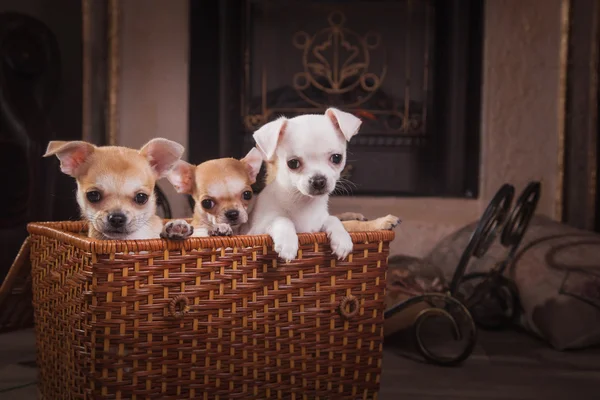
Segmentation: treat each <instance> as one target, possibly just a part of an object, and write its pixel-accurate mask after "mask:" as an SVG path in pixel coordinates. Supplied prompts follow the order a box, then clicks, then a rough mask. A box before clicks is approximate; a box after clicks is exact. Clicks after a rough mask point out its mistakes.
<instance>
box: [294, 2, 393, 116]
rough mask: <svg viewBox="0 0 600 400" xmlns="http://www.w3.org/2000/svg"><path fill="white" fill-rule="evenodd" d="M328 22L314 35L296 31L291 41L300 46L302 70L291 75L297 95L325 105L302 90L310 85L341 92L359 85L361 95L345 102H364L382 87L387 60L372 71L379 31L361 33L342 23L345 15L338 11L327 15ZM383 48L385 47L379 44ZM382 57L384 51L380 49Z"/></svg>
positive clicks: (317, 104) (351, 89)
mask: <svg viewBox="0 0 600 400" xmlns="http://www.w3.org/2000/svg"><path fill="white" fill-rule="evenodd" d="M327 20H328V22H329V26H328V27H327V28H325V29H322V30H321V31H319V32H317V33H316V34H314V35H310V34H308V33H306V32H303V31H300V32H296V34H295V35H294V37H293V44H294V46H295V47H296V48H298V49H300V50H303V54H302V66H303V68H304V71H303V72H299V73H297V74H296V75H294V79H293V86H294V89H295V90H296V92H297V93H298V95H299V96H300V97H302V98H303V99H304V100H305V101H306V102H307V103H310V104H312V105H314V106H315V107H327V106H328V104H323V103H320V102H319V101H318V100H317V99H315V98H311V97H310V96H309V95H307V94H306V93H305V91H306V89H308V88H309V87H310V86H311V85H312V86H314V87H315V88H317V89H318V90H320V91H321V92H324V93H327V94H335V95H343V94H344V93H348V92H351V91H353V90H355V89H357V88H359V87H360V89H362V91H363V92H364V95H363V96H361V97H359V98H356V99H355V101H354V102H352V103H347V104H345V106H346V107H349V108H352V107H356V106H359V105H360V104H362V103H364V102H366V101H367V100H368V99H369V98H370V97H371V96H372V95H373V93H375V91H377V89H379V87H381V84H382V83H383V80H384V79H385V74H386V64H385V63H384V64H383V66H382V68H381V71H376V72H374V71H372V68H373V66H372V65H371V57H372V55H371V51H374V50H377V49H378V48H379V47H380V44H381V35H380V34H379V33H375V32H367V33H366V34H365V35H364V36H361V35H359V34H358V33H356V32H354V31H352V30H350V29H348V28H347V27H346V26H344V24H345V22H346V17H345V16H344V14H343V13H342V12H340V11H334V12H332V13H331V14H330V15H329V17H328V18H327ZM381 50H382V52H384V51H385V50H384V49H383V48H382V49H381ZM383 56H384V57H385V53H383Z"/></svg>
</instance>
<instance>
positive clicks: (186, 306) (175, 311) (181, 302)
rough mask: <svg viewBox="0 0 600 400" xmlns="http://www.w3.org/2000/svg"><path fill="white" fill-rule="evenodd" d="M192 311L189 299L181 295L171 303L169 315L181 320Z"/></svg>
mask: <svg viewBox="0 0 600 400" xmlns="http://www.w3.org/2000/svg"><path fill="white" fill-rule="evenodd" d="M189 311H190V302H189V300H188V298H187V297H185V296H183V295H179V296H177V297H175V298H173V299H171V301H170V302H169V313H170V314H171V316H172V317H173V318H176V319H181V318H183V316H184V315H185V314H187V313H188V312H189Z"/></svg>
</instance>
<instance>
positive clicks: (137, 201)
mask: <svg viewBox="0 0 600 400" xmlns="http://www.w3.org/2000/svg"><path fill="white" fill-rule="evenodd" d="M183 152H184V148H183V146H181V145H180V144H179V143H175V142H173V141H170V140H167V139H161V138H157V139H153V140H151V141H149V142H148V143H146V144H145V145H144V146H143V147H142V148H141V149H140V150H134V149H130V148H126V147H118V146H102V147H97V146H94V145H93V144H90V143H87V142H83V141H73V142H63V141H52V142H50V143H49V144H48V149H47V150H46V154H44V157H49V156H53V155H55V156H56V157H58V159H59V160H60V169H61V171H62V172H64V173H65V174H67V175H70V176H72V177H73V178H75V180H76V182H77V203H78V204H79V207H80V208H81V214H82V216H83V217H84V218H85V219H86V220H87V221H88V236H89V237H92V238H95V239H102V240H104V239H118V240H134V239H158V238H160V237H163V238H167V239H177V240H180V239H185V238H186V237H188V236H190V235H191V234H192V232H193V227H192V226H190V225H189V224H188V223H187V222H186V221H183V220H174V221H169V222H168V223H167V224H165V225H164V226H163V221H162V219H161V218H160V217H159V216H158V215H156V197H155V194H154V186H155V185H156V181H157V180H158V179H159V178H161V177H164V176H165V175H166V174H167V172H168V171H169V170H170V169H171V168H172V166H173V165H174V164H175V163H176V162H177V161H178V160H179V159H180V158H181V156H182V155H183Z"/></svg>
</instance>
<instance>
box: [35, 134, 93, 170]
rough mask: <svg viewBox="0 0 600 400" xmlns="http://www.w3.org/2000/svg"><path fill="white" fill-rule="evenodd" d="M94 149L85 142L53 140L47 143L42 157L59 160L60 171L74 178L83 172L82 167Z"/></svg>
mask: <svg viewBox="0 0 600 400" xmlns="http://www.w3.org/2000/svg"><path fill="white" fill-rule="evenodd" d="M95 149H96V146H94V145H93V144H90V143H87V142H82V141H73V142H63V141H60V140H54V141H51V142H50V143H48V148H47V149H46V154H44V155H43V157H50V156H56V157H57V158H58V159H59V160H60V170H61V171H62V172H64V173H65V174H67V175H70V176H72V177H74V178H76V177H77V176H79V175H80V174H81V173H82V172H83V169H82V166H83V165H84V164H85V162H86V161H87V160H88V158H89V156H90V155H91V154H92V153H93V152H94V150H95Z"/></svg>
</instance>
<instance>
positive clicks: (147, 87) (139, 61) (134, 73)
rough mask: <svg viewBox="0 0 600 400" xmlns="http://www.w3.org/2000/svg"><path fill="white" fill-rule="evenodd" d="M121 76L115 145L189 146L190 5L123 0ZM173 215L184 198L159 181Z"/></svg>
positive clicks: (182, 211) (182, 209)
mask: <svg viewBox="0 0 600 400" xmlns="http://www.w3.org/2000/svg"><path fill="white" fill-rule="evenodd" d="M121 7H122V8H121V65H120V67H121V73H120V93H119V104H120V109H119V131H118V138H117V140H118V143H119V144H120V145H123V146H128V147H135V148H138V147H140V146H142V145H143V144H144V143H146V142H147V141H148V140H150V139H152V138H155V137H164V138H168V139H171V140H174V141H176V142H178V143H181V144H182V145H184V146H186V147H187V136H188V67H189V63H188V58H189V57H188V54H189V51H188V45H189V39H188V35H189V33H188V15H189V13H188V1H187V0H122V1H121ZM159 185H160V187H161V188H162V189H163V190H164V191H165V192H166V194H167V196H168V197H169V203H170V204H171V208H172V209H173V213H174V217H180V216H183V215H184V214H185V212H186V208H185V204H186V203H185V199H184V198H183V196H180V195H178V194H177V193H175V191H174V190H173V187H172V186H171V185H170V184H169V182H166V181H164V180H163V181H161V182H159Z"/></svg>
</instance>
